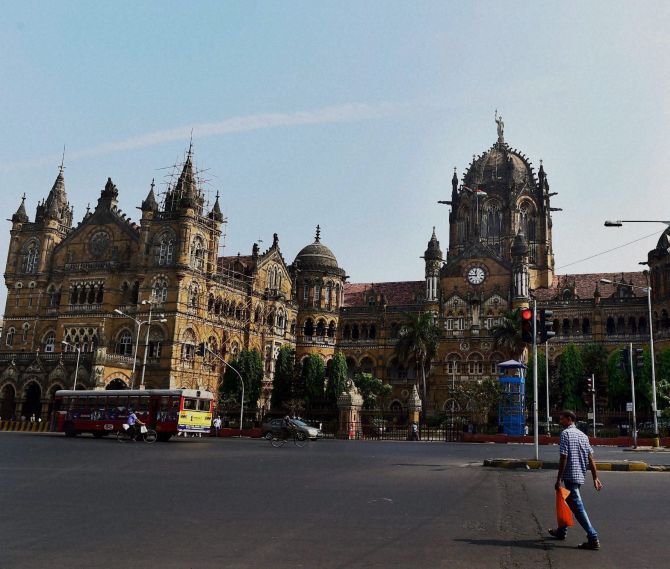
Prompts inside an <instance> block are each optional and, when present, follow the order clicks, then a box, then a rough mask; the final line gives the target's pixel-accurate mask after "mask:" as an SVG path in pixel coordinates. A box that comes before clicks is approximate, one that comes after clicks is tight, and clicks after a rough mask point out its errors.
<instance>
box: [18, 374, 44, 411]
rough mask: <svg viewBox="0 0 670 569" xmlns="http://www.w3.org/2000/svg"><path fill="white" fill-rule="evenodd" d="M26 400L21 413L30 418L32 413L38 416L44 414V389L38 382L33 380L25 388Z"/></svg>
mask: <svg viewBox="0 0 670 569" xmlns="http://www.w3.org/2000/svg"><path fill="white" fill-rule="evenodd" d="M25 397H26V399H25V401H24V402H23V409H22V410H21V415H22V416H24V417H25V418H26V419H30V417H31V416H32V415H35V418H38V417H40V416H41V415H42V389H41V388H40V386H39V385H38V384H37V383H36V382H34V381H33V382H31V383H30V384H29V385H28V387H26V390H25Z"/></svg>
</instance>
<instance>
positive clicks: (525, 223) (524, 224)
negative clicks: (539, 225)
mask: <svg viewBox="0 0 670 569" xmlns="http://www.w3.org/2000/svg"><path fill="white" fill-rule="evenodd" d="M535 223H536V220H535V208H534V207H533V205H532V204H531V203H530V202H528V201H524V202H523V203H522V204H521V205H520V206H519V227H520V228H521V230H522V231H523V234H524V235H525V236H526V239H527V240H528V241H535Z"/></svg>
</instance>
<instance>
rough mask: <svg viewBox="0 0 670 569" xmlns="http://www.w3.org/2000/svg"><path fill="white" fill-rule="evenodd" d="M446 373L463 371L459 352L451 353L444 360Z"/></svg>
mask: <svg viewBox="0 0 670 569" xmlns="http://www.w3.org/2000/svg"><path fill="white" fill-rule="evenodd" d="M444 373H445V375H449V376H453V375H458V374H460V373H461V357H460V356H459V355H458V354H449V355H448V356H447V359H446V361H445V362H444Z"/></svg>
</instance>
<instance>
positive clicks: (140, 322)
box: [114, 300, 167, 389]
mask: <svg viewBox="0 0 670 569" xmlns="http://www.w3.org/2000/svg"><path fill="white" fill-rule="evenodd" d="M142 304H148V305H149V319H148V320H139V319H137V318H135V317H133V316H130V314H126V313H125V312H122V311H121V310H119V309H118V308H115V309H114V312H116V313H117V314H120V315H121V316H125V317H126V318H130V319H131V320H132V321H134V322H135V326H136V330H137V333H136V337H135V355H134V357H133V370H132V372H131V379H130V389H133V388H134V387H135V368H136V366H137V350H138V349H139V345H140V330H141V329H142V326H143V325H144V324H147V334H146V340H145V345H144V358H143V360H142V379H141V381H140V389H144V372H145V368H146V365H147V352H148V351H149V330H150V329H151V312H152V309H153V303H152V301H151V300H148V301H147V300H143V301H142ZM164 316H165V315H164V314H161V315H160V320H158V322H162V323H164V322H167V318H164Z"/></svg>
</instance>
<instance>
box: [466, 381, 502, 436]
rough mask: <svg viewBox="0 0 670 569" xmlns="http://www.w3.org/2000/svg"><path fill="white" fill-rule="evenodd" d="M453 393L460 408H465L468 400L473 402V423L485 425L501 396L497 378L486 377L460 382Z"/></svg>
mask: <svg viewBox="0 0 670 569" xmlns="http://www.w3.org/2000/svg"><path fill="white" fill-rule="evenodd" d="M455 394H456V397H455V398H456V400H457V401H458V402H459V404H460V406H461V409H465V408H466V407H467V405H468V402H473V403H474V404H475V413H474V414H473V420H474V422H475V423H478V424H480V425H485V424H486V423H487V419H488V417H489V415H490V414H491V412H492V411H493V410H494V409H497V408H498V404H499V403H500V400H501V398H502V387H501V385H500V382H499V381H498V380H497V379H494V378H487V379H484V380H482V381H472V382H465V383H460V384H459V385H457V386H456V392H455Z"/></svg>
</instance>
